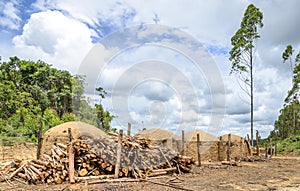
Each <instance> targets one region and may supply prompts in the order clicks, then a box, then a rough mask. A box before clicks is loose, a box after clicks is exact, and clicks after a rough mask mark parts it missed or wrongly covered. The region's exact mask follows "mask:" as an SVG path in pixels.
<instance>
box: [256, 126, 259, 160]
mask: <svg viewBox="0 0 300 191" xmlns="http://www.w3.org/2000/svg"><path fill="white" fill-rule="evenodd" d="M258 144H259V140H258V130H256V153H257V156H259V146H258Z"/></svg>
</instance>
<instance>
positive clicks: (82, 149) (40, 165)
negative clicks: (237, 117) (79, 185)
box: [0, 133, 195, 184]
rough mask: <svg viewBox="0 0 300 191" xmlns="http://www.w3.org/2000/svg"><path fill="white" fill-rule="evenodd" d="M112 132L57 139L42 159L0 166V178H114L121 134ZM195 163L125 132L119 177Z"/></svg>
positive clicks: (32, 180)
mask: <svg viewBox="0 0 300 191" xmlns="http://www.w3.org/2000/svg"><path fill="white" fill-rule="evenodd" d="M110 135H111V137H110V138H99V139H91V138H88V137H85V138H82V139H79V140H75V141H73V142H72V144H69V145H64V144H61V143H56V144H55V145H53V146H52V148H51V154H50V155H47V154H43V155H42V156H41V158H40V159H38V160H27V161H21V160H18V161H17V160H15V161H13V162H11V163H10V164H9V165H7V166H5V167H4V168H3V169H0V182H1V181H9V180H19V181H21V182H24V183H33V184H43V183H47V184H61V183H63V182H64V181H70V182H72V177H75V180H76V181H81V180H89V179H104V178H114V174H115V168H116V162H117V145H118V138H117V134H113V133H110ZM70 151H71V152H70ZM70 153H74V155H73V156H71V155H70ZM69 156H70V157H69ZM70 159H71V160H70ZM71 163H73V164H71ZM193 164H195V160H194V159H193V158H191V157H187V156H182V155H180V154H179V153H175V152H173V151H171V150H170V149H167V148H159V147H153V146H151V145H150V144H149V143H148V142H147V141H145V140H138V139H135V138H133V137H130V136H123V138H122V148H121V160H120V164H119V173H118V177H128V178H136V179H139V178H141V179H143V178H146V177H152V176H160V175H165V174H169V173H187V172H190V171H191V169H192V165H193ZM73 167H74V169H72V168H73ZM72 174H73V175H72Z"/></svg>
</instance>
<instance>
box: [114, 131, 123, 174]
mask: <svg viewBox="0 0 300 191" xmlns="http://www.w3.org/2000/svg"><path fill="white" fill-rule="evenodd" d="M122 136H123V130H122V129H121V130H120V131H119V136H118V147H117V161H116V167H115V178H119V170H120V162H121V151H122Z"/></svg>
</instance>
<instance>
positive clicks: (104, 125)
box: [95, 87, 115, 131]
mask: <svg viewBox="0 0 300 191" xmlns="http://www.w3.org/2000/svg"><path fill="white" fill-rule="evenodd" d="M96 91H98V92H99V96H100V97H101V99H104V98H105V95H106V94H107V92H106V91H105V90H104V89H103V88H102V87H98V88H96ZM95 107H96V114H97V119H96V123H97V127H99V128H100V129H103V130H105V131H110V130H111V127H110V122H111V121H112V120H113V118H115V116H113V115H111V114H110V112H109V111H105V110H104V108H103V106H102V105H101V103H100V104H95Z"/></svg>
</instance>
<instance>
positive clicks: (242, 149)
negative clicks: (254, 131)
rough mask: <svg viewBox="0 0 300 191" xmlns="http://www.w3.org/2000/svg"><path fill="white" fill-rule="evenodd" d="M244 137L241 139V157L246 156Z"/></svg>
mask: <svg viewBox="0 0 300 191" xmlns="http://www.w3.org/2000/svg"><path fill="white" fill-rule="evenodd" d="M243 142H244V141H243V137H241V140H240V147H241V156H242V157H243V156H244V148H243Z"/></svg>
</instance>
